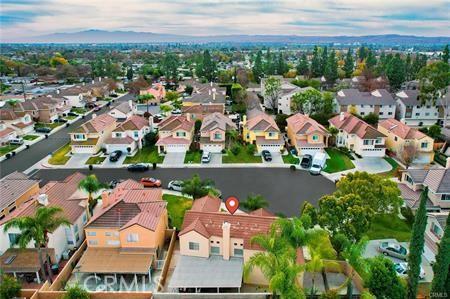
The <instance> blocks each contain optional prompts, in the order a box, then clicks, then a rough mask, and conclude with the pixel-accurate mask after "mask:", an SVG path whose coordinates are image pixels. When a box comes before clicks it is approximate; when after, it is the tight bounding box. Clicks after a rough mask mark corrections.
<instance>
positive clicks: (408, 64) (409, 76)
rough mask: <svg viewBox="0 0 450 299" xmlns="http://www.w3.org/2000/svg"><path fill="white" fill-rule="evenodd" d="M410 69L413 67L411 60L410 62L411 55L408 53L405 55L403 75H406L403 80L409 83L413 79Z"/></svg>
mask: <svg viewBox="0 0 450 299" xmlns="http://www.w3.org/2000/svg"><path fill="white" fill-rule="evenodd" d="M412 67H413V65H412V60H411V54H410V53H408V54H407V55H406V59H405V74H406V77H405V79H406V80H407V81H410V80H412V79H414V74H413V68H412Z"/></svg>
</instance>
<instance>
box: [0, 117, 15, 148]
mask: <svg viewBox="0 0 450 299" xmlns="http://www.w3.org/2000/svg"><path fill="white" fill-rule="evenodd" d="M14 138H17V132H16V130H14V129H13V128H9V127H7V126H6V124H5V122H4V121H0V146H3V145H6V144H8V143H9V141H10V140H11V139H14Z"/></svg>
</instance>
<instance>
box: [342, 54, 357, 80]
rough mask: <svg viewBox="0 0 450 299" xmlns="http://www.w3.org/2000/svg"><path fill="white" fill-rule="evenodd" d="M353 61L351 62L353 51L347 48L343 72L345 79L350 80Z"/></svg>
mask: <svg viewBox="0 0 450 299" xmlns="http://www.w3.org/2000/svg"><path fill="white" fill-rule="evenodd" d="M354 64H355V61H354V60H353V51H352V49H351V48H348V51H347V54H346V55H345V62H344V72H345V77H346V78H350V77H351V76H352V74H353V69H354Z"/></svg>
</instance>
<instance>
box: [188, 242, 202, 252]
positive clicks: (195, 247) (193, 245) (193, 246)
mask: <svg viewBox="0 0 450 299" xmlns="http://www.w3.org/2000/svg"><path fill="white" fill-rule="evenodd" d="M189 250H197V251H198V250H200V244H198V243H196V242H189Z"/></svg>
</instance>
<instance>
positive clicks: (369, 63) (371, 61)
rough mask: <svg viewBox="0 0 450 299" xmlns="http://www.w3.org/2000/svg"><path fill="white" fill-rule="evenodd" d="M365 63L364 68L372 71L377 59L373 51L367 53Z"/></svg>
mask: <svg viewBox="0 0 450 299" xmlns="http://www.w3.org/2000/svg"><path fill="white" fill-rule="evenodd" d="M365 61H366V68H367V69H369V70H370V71H373V70H374V68H375V66H376V65H377V58H376V57H375V54H374V53H373V51H371V50H368V51H367V57H366V59H365Z"/></svg>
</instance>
